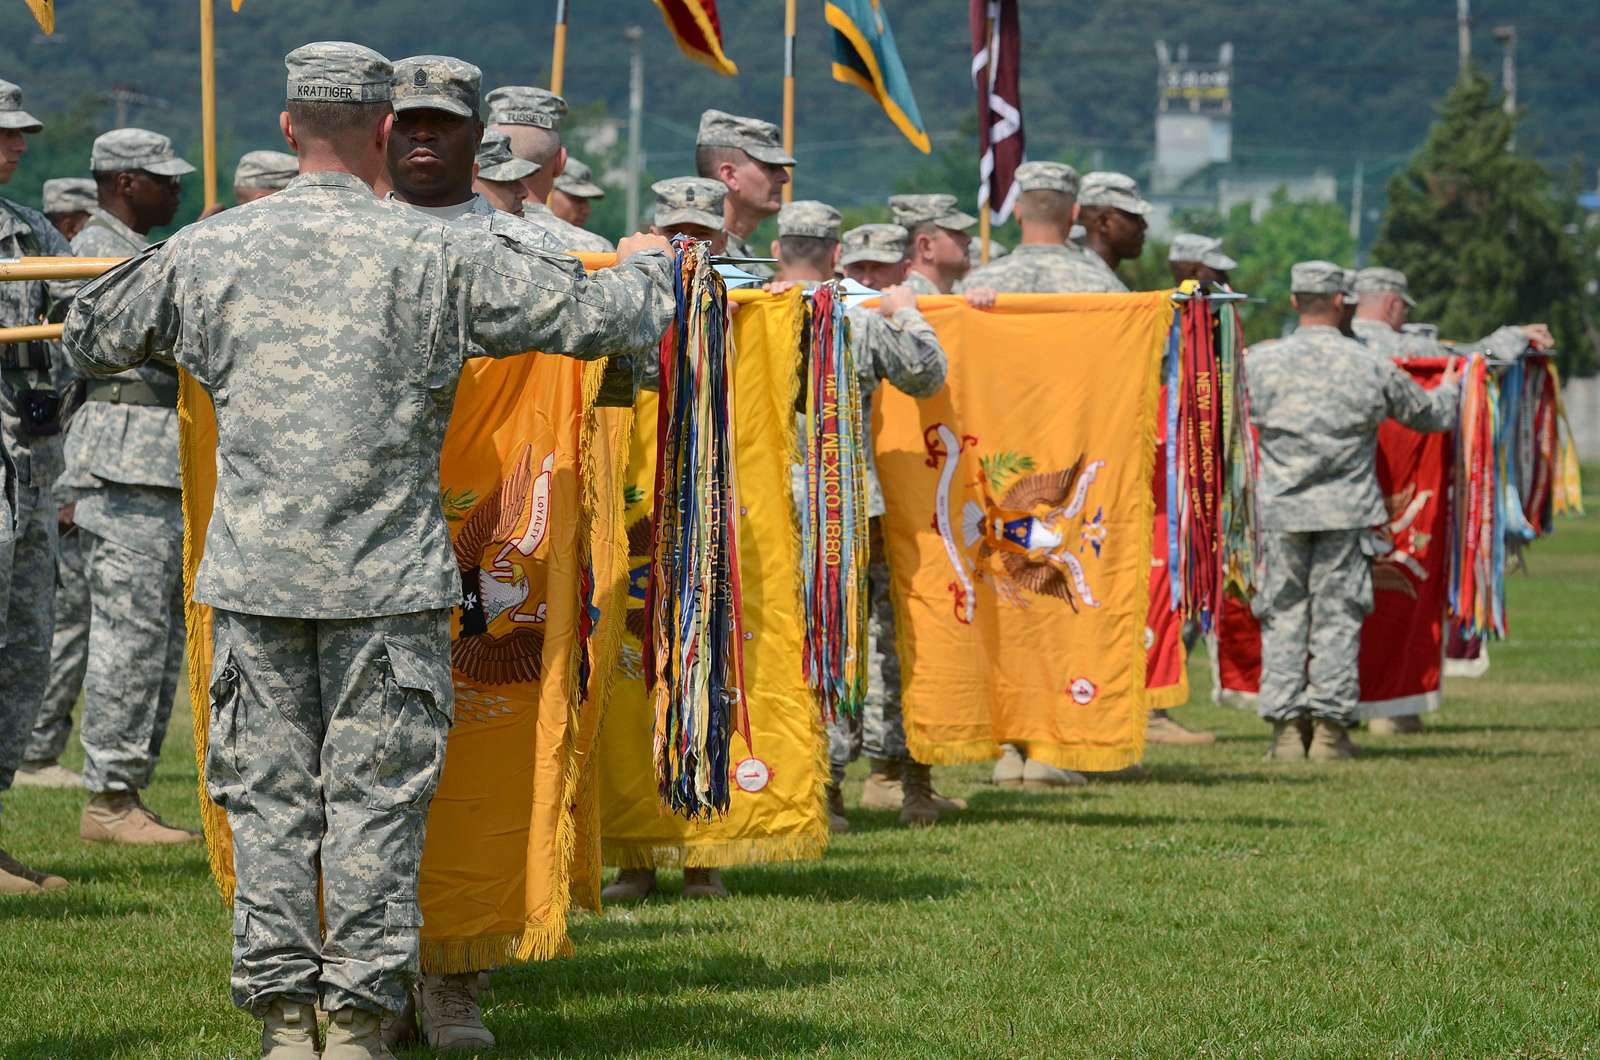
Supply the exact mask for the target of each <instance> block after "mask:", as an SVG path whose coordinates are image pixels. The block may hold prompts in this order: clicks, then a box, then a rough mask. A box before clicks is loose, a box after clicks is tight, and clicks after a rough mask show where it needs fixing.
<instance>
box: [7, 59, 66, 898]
mask: <svg viewBox="0 0 1600 1060" xmlns="http://www.w3.org/2000/svg"><path fill="white" fill-rule="evenodd" d="M41 128H43V126H41V125H40V123H39V120H38V119H37V118H35V117H34V116H33V115H31V114H29V113H28V112H27V111H25V110H23V109H22V89H20V88H18V87H17V86H16V85H14V84H12V83H11V82H9V81H0V184H8V183H10V181H11V177H12V174H14V173H15V172H16V171H17V164H18V163H19V162H20V161H21V160H22V155H23V153H24V152H26V151H27V149H28V142H27V136H28V134H30V133H36V132H38V131H39V130H40V129H41ZM69 253H71V251H70V250H69V249H68V247H67V241H66V240H64V239H62V238H61V233H59V232H57V231H56V230H55V228H54V226H52V225H51V224H50V222H49V221H48V220H46V219H45V216H44V215H43V214H41V213H39V212H38V211H36V210H30V209H28V208H27V207H26V206H22V205H20V204H18V203H14V202H12V201H11V200H10V199H5V198H0V258H20V257H37V256H41V255H62V254H69ZM48 309H49V294H48V291H47V289H46V287H45V285H44V284H42V283H17V282H12V283H0V326H3V327H19V326H22V325H26V324H37V323H39V322H40V321H41V320H42V319H43V318H44V316H45V314H46V312H47V310H48ZM58 357H59V350H57V349H55V348H54V344H47V343H42V342H33V343H26V344H18V343H11V344H7V345H3V346H0V487H3V493H4V497H5V500H0V523H4V524H5V527H4V529H3V530H0V793H4V792H5V791H6V790H8V789H9V788H10V787H11V778H12V775H13V774H14V773H15V772H16V768H17V764H18V762H19V761H20V760H21V758H22V750H23V745H24V744H25V743H26V742H27V739H28V733H29V732H30V731H31V730H32V728H33V717H34V713H35V712H36V711H37V710H38V707H39V698H40V696H42V695H43V694H44V685H45V679H46V677H47V676H48V674H49V663H50V627H51V623H52V617H53V616H52V612H53V610H54V603H55V581H56V579H55V574H56V570H55V568H56V564H55V547H56V504H55V501H54V499H53V498H52V496H51V493H50V484H51V483H52V482H53V481H54V480H55V477H56V475H57V474H59V473H60V471H61V437H60V433H59V432H60V429H61V425H60V409H59V401H60V398H59V396H58V392H57V384H58V382H59V379H58V378H56V374H55V373H53V372H52V365H53V364H55V363H57V359H58ZM66 885H67V882H66V881H65V880H63V879H62V878H61V877H59V876H52V875H47V874H45V873H40V872H36V871H34V870H33V869H30V868H28V867H27V866H26V865H23V864H21V863H20V862H18V861H17V860H16V859H15V858H13V857H12V856H11V855H9V854H7V853H6V852H5V851H3V850H0V894H41V893H43V892H44V891H46V890H56V889H59V888H61V887H65V886H66Z"/></svg>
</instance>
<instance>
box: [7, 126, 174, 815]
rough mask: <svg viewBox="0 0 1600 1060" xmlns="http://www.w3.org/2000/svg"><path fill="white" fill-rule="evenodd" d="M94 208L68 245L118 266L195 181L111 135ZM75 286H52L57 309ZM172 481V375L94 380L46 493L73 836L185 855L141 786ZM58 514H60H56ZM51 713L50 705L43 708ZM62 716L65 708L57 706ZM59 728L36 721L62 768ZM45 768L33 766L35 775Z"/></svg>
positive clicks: (154, 747) (159, 659)
mask: <svg viewBox="0 0 1600 1060" xmlns="http://www.w3.org/2000/svg"><path fill="white" fill-rule="evenodd" d="M89 168H90V169H91V170H92V171H93V172H94V179H95V186H96V189H97V193H98V196H99V205H97V206H96V207H95V208H94V209H92V210H90V211H89V220H88V221H87V222H86V223H85V224H84V226H83V230H82V231H81V232H79V233H78V235H77V238H75V239H74V240H73V241H72V252H73V253H74V254H75V255H77V256H79V257H85V258H127V257H132V256H134V255H136V254H138V253H139V252H140V251H142V250H144V249H145V248H146V247H147V246H149V245H150V244H149V240H148V239H147V238H146V236H147V235H148V233H149V232H150V230H151V229H153V228H157V227H159V226H161V225H165V224H170V223H171V221H172V218H173V216H174V215H175V214H176V213H177V212H178V202H179V197H180V191H181V188H180V184H179V181H180V178H182V177H184V176H185V175H187V174H189V173H193V172H194V167H193V166H191V165H190V164H189V163H187V162H185V161H184V160H183V159H181V158H179V157H177V156H176V155H175V154H173V151H172V141H170V140H168V139H167V138H166V137H165V136H162V135H161V134H159V133H153V132H150V131H148V130H145V129H114V130H112V131H111V132H108V133H105V134H103V135H101V136H100V137H99V138H97V139H96V140H95V142H94V147H93V149H92V150H91V153H90V157H89ZM79 286H80V285H79V284H76V283H67V284H62V285H59V287H58V291H59V292H60V293H61V294H63V295H66V296H70V292H71V291H73V290H74V289H76V288H78V287H79ZM182 485H183V483H182V481H181V479H180V477H179V473H178V372H177V369H176V368H174V367H173V366H172V365H171V364H160V363H146V364H143V365H140V366H139V367H138V368H136V369H133V370H131V371H126V372H122V373H120V374H118V375H116V376H115V377H112V378H106V379H94V380H91V381H90V382H89V384H88V390H87V394H86V400H85V401H84V404H83V407H82V408H80V409H79V410H78V412H77V414H76V415H74V416H73V418H72V425H71V427H70V429H69V430H68V432H67V447H66V471H65V472H64V473H63V474H62V476H61V479H60V481H59V482H58V483H57V484H56V492H57V497H58V499H59V500H61V501H62V502H63V503H65V504H66V505H67V506H68V508H67V509H66V510H65V513H64V514H63V517H62V523H63V525H64V526H75V527H76V528H77V533H76V534H75V535H74V536H75V537H76V539H77V544H78V547H79V549H80V550H81V552H82V558H83V572H84V580H85V581H86V582H87V583H88V589H89V647H88V664H87V668H86V669H85V671H84V677H83V722H82V725H81V727H80V731H79V738H80V739H81V740H82V741H83V761H84V765H83V783H84V787H86V788H88V789H89V802H88V804H87V805H86V806H85V807H84V809H83V814H82V816H81V818H80V819H79V821H78V834H79V835H81V836H82V837H83V838H84V839H88V840H93V841H97V842H117V843H192V842H196V841H198V840H199V838H200V836H199V834H198V833H196V832H191V831H188V830H187V829H183V828H174V827H172V826H171V825H168V824H166V823H165V822H164V821H162V820H161V819H160V818H159V817H157V816H156V815H155V813H153V812H152V811H151V810H150V809H149V808H148V807H146V806H145V805H144V803H143V802H142V801H141V799H140V795H139V793H140V792H141V791H143V790H144V789H145V788H146V787H148V786H149V785H150V780H151V778H152V777H153V775H154V773H155V764H156V761H157V759H158V758H159V757H160V754H161V744H162V741H163V739H164V738H165V737H166V730H167V721H168V719H169V718H170V717H171V714H172V703H173V699H174V697H176V696H177V693H178V688H179V687H180V683H181V678H182V673H183V657H184V656H183V652H184V640H185V628H184V605H183V503H182V502H183V494H182ZM66 513H70V514H66ZM55 706H56V707H57V708H59V706H60V702H59V701H57V703H56V704H55ZM69 709H70V706H69ZM69 724H70V715H69V716H58V717H51V718H46V719H45V725H46V728H47V729H51V728H53V730H54V733H53V734H52V733H50V732H46V733H42V734H39V735H42V736H45V737H51V736H52V735H53V736H54V738H53V740H52V742H51V743H50V745H49V746H46V747H43V748H41V750H43V751H45V752H54V755H55V756H58V755H59V754H60V750H59V749H58V747H57V746H56V745H57V744H59V743H60V742H63V741H64V740H65V739H66V729H67V727H68V725H69ZM48 757H53V756H50V755H48V754H46V755H41V756H40V759H39V761H40V763H41V764H42V763H43V762H44V761H45V760H46V758H48Z"/></svg>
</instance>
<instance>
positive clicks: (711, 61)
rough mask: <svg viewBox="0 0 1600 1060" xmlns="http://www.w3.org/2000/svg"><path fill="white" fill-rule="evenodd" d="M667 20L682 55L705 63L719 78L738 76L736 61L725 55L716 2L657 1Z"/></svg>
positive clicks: (709, 0) (710, 0)
mask: <svg viewBox="0 0 1600 1060" xmlns="http://www.w3.org/2000/svg"><path fill="white" fill-rule="evenodd" d="M656 6H657V7H659V8H660V9H661V14H662V15H663V16H664V17H665V18H666V20H667V28H668V29H670V30H671V31H672V35H673V37H675V38H677V41H678V47H680V48H682V49H683V54H685V55H687V56H688V57H689V58H691V59H693V60H694V61H695V62H697V63H704V64H705V65H706V66H709V67H711V69H713V70H715V71H716V72H717V73H719V74H727V75H728V76H729V77H732V76H733V75H734V74H737V73H738V72H739V68H738V67H737V66H735V65H734V64H733V60H732V59H730V58H728V57H727V56H726V55H724V54H723V53H722V23H721V22H720V21H719V20H718V19H717V0H656Z"/></svg>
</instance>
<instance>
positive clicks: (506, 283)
mask: <svg viewBox="0 0 1600 1060" xmlns="http://www.w3.org/2000/svg"><path fill="white" fill-rule="evenodd" d="M447 239H448V241H449V244H450V247H451V249H452V250H453V251H454V252H455V253H456V255H457V258H458V261H459V267H460V268H461V269H462V270H463V273H464V275H463V279H464V280H465V281H466V284H467V286H466V287H465V288H464V290H465V292H466V299H467V300H466V305H465V308H466V310H467V312H466V313H465V314H464V317H463V320H462V325H463V326H464V327H465V328H466V330H467V334H466V335H465V336H463V338H464V339H466V340H468V341H467V342H463V343H462V345H463V346H466V345H468V344H469V343H470V344H475V345H476V346H477V347H478V348H479V349H481V350H482V351H483V352H484V353H486V354H487V355H489V356H490V357H509V356H513V355H515V354H518V353H522V352H524V351H526V350H542V351H544V352H546V353H563V354H567V355H568V356H571V357H578V358H582V359H585V360H592V359H594V358H596V357H605V356H609V355H614V354H631V353H642V352H644V351H647V350H650V349H652V348H654V347H655V345H656V343H658V342H659V341H660V340H661V335H662V333H663V332H665V331H666V329H667V325H668V324H670V323H671V322H672V316H673V313H674V311H675V304H674V301H673V298H672V262H671V260H670V259H669V258H668V257H667V256H666V255H664V254H661V253H658V252H655V251H650V252H647V253H643V254H635V255H634V256H632V257H630V258H629V259H628V260H626V261H624V262H621V263H619V264H618V265H616V266H615V267H613V268H609V269H601V270H600V271H598V272H595V273H592V274H590V273H586V272H584V269H583V265H582V264H580V263H579V262H578V260H577V259H576V258H562V257H556V256H552V255H549V254H546V253H542V252H538V251H532V250H529V249H527V248H525V247H521V246H518V245H514V244H511V243H508V242H505V241H502V240H496V239H493V238H492V237H485V236H484V235H483V234H482V233H478V232H473V231H469V230H462V229H452V230H450V232H449V234H448V236H447Z"/></svg>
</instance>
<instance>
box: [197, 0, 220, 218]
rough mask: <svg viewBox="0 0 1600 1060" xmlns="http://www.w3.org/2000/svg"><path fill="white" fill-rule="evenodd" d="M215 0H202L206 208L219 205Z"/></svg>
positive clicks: (201, 111)
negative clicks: (213, 3) (213, 4)
mask: <svg viewBox="0 0 1600 1060" xmlns="http://www.w3.org/2000/svg"><path fill="white" fill-rule="evenodd" d="M211 4H212V0H200V141H201V150H202V152H203V155H204V161H203V165H204V169H205V196H206V209H208V210H209V209H211V207H213V206H215V205H216V204H217V41H216V19H215V17H214V16H215V11H214V10H213V8H212V6H211Z"/></svg>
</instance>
